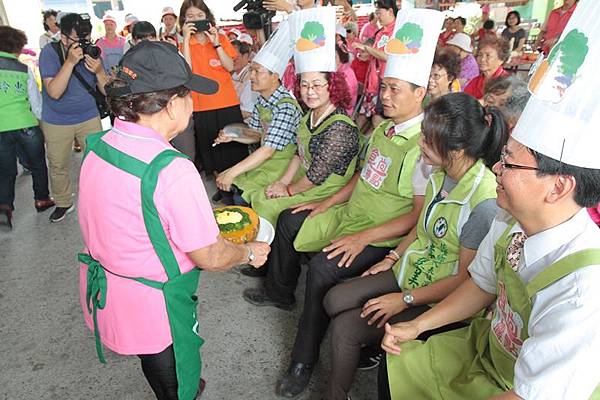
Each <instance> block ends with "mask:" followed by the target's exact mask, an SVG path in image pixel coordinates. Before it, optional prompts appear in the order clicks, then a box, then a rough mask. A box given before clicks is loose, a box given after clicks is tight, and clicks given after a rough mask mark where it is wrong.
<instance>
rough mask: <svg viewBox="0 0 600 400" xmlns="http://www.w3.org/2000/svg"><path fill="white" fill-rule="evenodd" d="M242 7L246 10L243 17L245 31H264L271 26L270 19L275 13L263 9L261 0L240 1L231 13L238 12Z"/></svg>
mask: <svg viewBox="0 0 600 400" xmlns="http://www.w3.org/2000/svg"><path fill="white" fill-rule="evenodd" d="M242 7H245V8H246V13H245V14H244V16H243V22H244V26H245V27H246V29H264V28H265V27H266V26H270V25H271V19H272V18H273V17H274V16H275V11H269V10H267V9H266V8H264V7H263V0H242V1H240V2H239V3H237V4H236V5H235V7H233V11H238V10H239V9H241V8H242ZM267 37H268V35H267Z"/></svg>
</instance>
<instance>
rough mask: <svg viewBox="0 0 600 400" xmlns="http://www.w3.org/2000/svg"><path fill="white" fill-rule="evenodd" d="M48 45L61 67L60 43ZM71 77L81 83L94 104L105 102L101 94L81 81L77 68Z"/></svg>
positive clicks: (62, 54)
mask: <svg viewBox="0 0 600 400" xmlns="http://www.w3.org/2000/svg"><path fill="white" fill-rule="evenodd" d="M50 45H51V46H52V47H53V48H54V50H55V51H56V53H57V54H58V60H59V61H60V65H63V64H64V63H65V53H64V51H63V49H62V43H61V42H52V43H50ZM73 75H75V78H77V80H78V81H79V83H81V84H82V85H83V87H84V88H85V90H86V91H87V92H88V93H89V94H90V95H91V96H92V97H93V98H94V100H96V102H103V101H105V99H104V96H103V95H102V94H101V93H98V91H97V90H96V89H95V88H93V87H91V86H90V85H89V83H87V82H86V80H85V79H83V76H81V74H80V73H79V71H77V66H75V67H74V68H73Z"/></svg>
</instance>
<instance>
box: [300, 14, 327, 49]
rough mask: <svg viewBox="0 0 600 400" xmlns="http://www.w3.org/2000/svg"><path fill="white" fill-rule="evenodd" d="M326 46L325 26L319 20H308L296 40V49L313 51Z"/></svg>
mask: <svg viewBox="0 0 600 400" xmlns="http://www.w3.org/2000/svg"><path fill="white" fill-rule="evenodd" d="M323 46H325V28H323V25H321V23H319V22H317V21H307V22H306V23H305V24H304V28H302V31H301V32H300V38H299V39H298V40H297V41H296V50H298V51H311V50H314V49H318V48H319V47H323Z"/></svg>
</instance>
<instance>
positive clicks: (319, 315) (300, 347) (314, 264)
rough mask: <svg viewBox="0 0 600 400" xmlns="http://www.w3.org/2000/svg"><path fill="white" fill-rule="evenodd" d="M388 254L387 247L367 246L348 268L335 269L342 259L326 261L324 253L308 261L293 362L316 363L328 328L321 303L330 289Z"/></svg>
mask: <svg viewBox="0 0 600 400" xmlns="http://www.w3.org/2000/svg"><path fill="white" fill-rule="evenodd" d="M389 251H390V248H389V247H374V246H367V247H365V249H364V250H363V251H362V252H361V253H360V254H359V255H358V256H356V258H355V259H354V261H353V262H352V264H351V265H350V266H349V267H347V268H346V267H338V265H337V264H338V262H339V261H340V260H341V258H342V256H341V255H340V256H337V257H335V258H332V259H331V260H328V259H327V253H318V254H316V255H315V256H314V257H312V258H311V259H310V262H309V264H308V272H307V275H306V292H305V294H304V309H303V311H302V315H301V316H300V321H299V322H298V332H297V333H296V341H295V343H294V349H293V350H292V360H293V361H295V362H301V363H306V364H313V363H315V362H316V361H317V360H318V359H319V348H320V346H321V341H322V340H323V336H325V332H326V331H327V326H328V325H329V316H328V315H327V312H326V311H325V307H324V306H323V299H324V298H325V295H326V294H327V292H328V291H329V289H331V288H332V287H334V286H335V285H337V284H338V283H340V282H342V281H344V280H346V279H350V278H354V277H355V276H359V275H360V274H362V273H363V272H365V271H366V270H367V269H369V268H370V267H371V266H373V265H374V264H376V263H378V262H379V261H381V260H382V259H383V258H384V257H385V255H386V254H388V253H389Z"/></svg>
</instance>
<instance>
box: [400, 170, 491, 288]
mask: <svg viewBox="0 0 600 400" xmlns="http://www.w3.org/2000/svg"><path fill="white" fill-rule="evenodd" d="M445 176H446V174H445V172H444V171H441V170H440V171H437V172H434V173H433V174H432V175H431V178H430V180H429V184H428V185H427V191H426V194H425V203H424V205H423V209H422V211H421V215H420V216H419V221H418V222H417V238H416V240H415V241H414V242H413V243H411V245H410V246H409V247H408V248H407V249H406V251H405V252H404V255H403V256H402V258H401V259H400V260H399V261H398V262H397V263H396V264H395V265H394V268H393V271H394V275H395V276H396V279H397V280H398V286H399V287H400V288H401V289H402V290H406V289H415V288H419V287H424V286H428V285H431V284H432V283H434V282H436V281H438V280H440V279H443V278H446V277H448V276H451V275H454V274H456V273H457V272H458V262H459V254H460V234H461V231H462V227H463V226H464V224H465V223H466V222H467V220H468V219H469V216H470V215H471V211H472V210H473V209H474V208H475V207H477V205H478V204H479V203H481V202H482V201H484V200H487V199H495V198H496V176H495V175H494V173H493V172H492V171H490V170H489V169H488V168H486V166H485V164H484V163H483V162H482V161H481V160H479V161H477V162H476V163H475V164H474V165H473V166H472V167H471V168H470V169H469V170H468V171H467V173H466V174H465V175H464V176H463V177H462V178H461V179H460V181H459V182H458V183H457V185H456V186H455V187H454V188H453V189H452V191H450V193H449V194H448V197H446V198H445V199H443V200H442V201H440V202H438V203H436V204H434V205H433V207H431V204H432V203H433V202H434V200H435V198H436V197H437V195H438V193H439V192H440V190H442V186H443V183H444V178H445ZM430 208H431V211H430V212H429V215H428V216H427V219H425V214H427V210H429V209H430Z"/></svg>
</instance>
